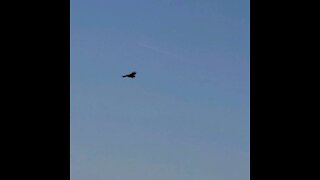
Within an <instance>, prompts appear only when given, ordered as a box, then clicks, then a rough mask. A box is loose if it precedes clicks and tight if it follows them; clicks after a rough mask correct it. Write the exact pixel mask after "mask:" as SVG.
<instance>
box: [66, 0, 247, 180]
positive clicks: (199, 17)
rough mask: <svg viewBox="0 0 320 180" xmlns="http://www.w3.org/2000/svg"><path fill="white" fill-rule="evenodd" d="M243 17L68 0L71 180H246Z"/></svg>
mask: <svg viewBox="0 0 320 180" xmlns="http://www.w3.org/2000/svg"><path fill="white" fill-rule="evenodd" d="M249 9H250V7H249V0H71V24H70V27H71V32H70V34H71V35H70V36H71V44H70V49H71V57H70V58H71V62H70V64H71V74H70V75H71V84H70V87H71V114H70V117H71V152H70V153H71V180H248V179H250V176H249V173H250V172H249V166H250V163H249V161H250V155H249V154H250V151H249V146H250V141H249V136H250V131H249V129H250V127H249V122H250V116H249V114H250V103H249V101H250V96H249V94H250V91H249V90H250V89H249V86H250V81H249V76H250V71H249V70H250V69H249V63H250V56H249V55H250V49H249V47H250V42H249V41H250V38H249V35H250V31H249V26H250V19H249V15H250V11H249ZM131 71H137V77H136V78H135V79H123V78H122V77H121V76H122V75H123V74H125V73H128V72H131Z"/></svg>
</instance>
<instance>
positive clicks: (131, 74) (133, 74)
mask: <svg viewBox="0 0 320 180" xmlns="http://www.w3.org/2000/svg"><path fill="white" fill-rule="evenodd" d="M136 74H137V73H136V72H135V71H134V72H132V73H130V74H127V75H124V76H122V77H123V78H124V77H128V78H135V77H136Z"/></svg>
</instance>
